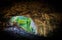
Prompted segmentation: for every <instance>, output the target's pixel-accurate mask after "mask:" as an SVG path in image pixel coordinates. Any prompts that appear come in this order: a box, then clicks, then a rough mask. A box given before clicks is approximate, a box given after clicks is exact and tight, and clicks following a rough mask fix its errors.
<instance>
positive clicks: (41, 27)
mask: <svg viewBox="0 0 62 40" xmlns="http://www.w3.org/2000/svg"><path fill="white" fill-rule="evenodd" d="M1 12H2V13H4V14H5V15H4V16H3V18H5V20H6V21H5V22H4V23H3V27H4V26H5V25H6V23H7V21H8V20H9V19H10V18H11V17H12V16H18V15H19V16H21V15H22V16H28V17H31V18H32V19H33V20H34V22H35V24H36V26H37V28H38V29H37V30H38V34H39V35H44V36H47V34H48V33H50V32H53V31H54V30H55V29H56V28H58V25H59V23H60V20H61V15H62V14H59V13H57V12H54V10H53V9H52V10H51V9H50V8H49V7H48V5H47V4H44V3H39V2H19V3H13V4H12V5H11V6H10V7H6V8H4V10H3V11H1Z"/></svg>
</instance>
